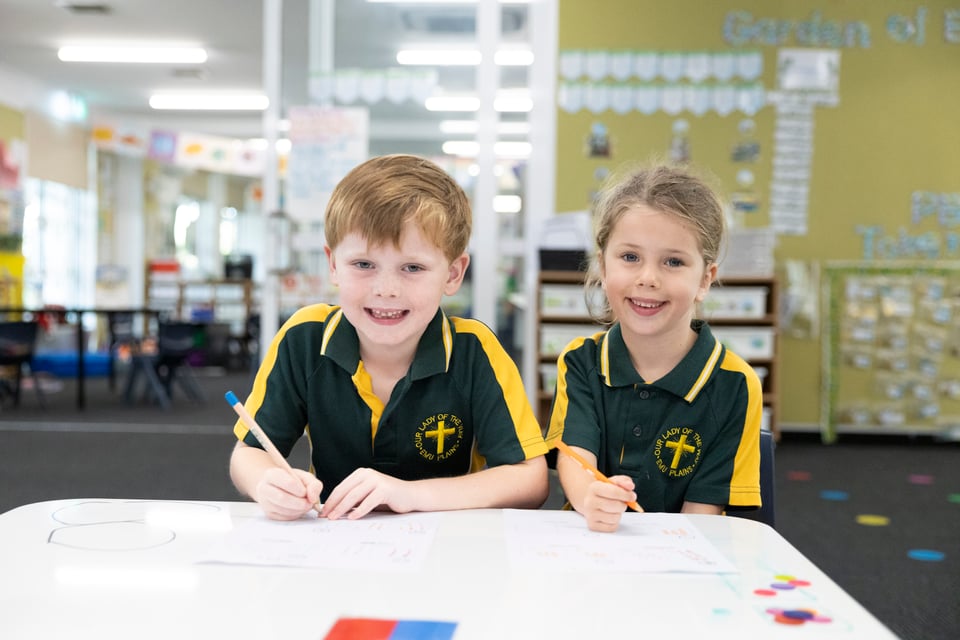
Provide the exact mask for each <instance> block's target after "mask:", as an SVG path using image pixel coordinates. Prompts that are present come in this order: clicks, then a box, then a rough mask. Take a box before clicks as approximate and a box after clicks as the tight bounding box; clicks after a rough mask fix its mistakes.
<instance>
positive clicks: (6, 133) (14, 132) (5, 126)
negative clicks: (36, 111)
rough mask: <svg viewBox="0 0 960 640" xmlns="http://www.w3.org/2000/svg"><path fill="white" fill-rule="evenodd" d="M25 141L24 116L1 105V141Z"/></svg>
mask: <svg viewBox="0 0 960 640" xmlns="http://www.w3.org/2000/svg"><path fill="white" fill-rule="evenodd" d="M15 138H19V139H21V140H22V139H23V114H22V113H20V112H19V111H15V110H14V109H11V108H9V107H5V106H3V105H2V104H0V140H3V141H4V142H7V143H9V142H10V141H11V140H13V139H15Z"/></svg>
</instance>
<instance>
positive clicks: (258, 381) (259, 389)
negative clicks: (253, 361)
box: [233, 304, 342, 440]
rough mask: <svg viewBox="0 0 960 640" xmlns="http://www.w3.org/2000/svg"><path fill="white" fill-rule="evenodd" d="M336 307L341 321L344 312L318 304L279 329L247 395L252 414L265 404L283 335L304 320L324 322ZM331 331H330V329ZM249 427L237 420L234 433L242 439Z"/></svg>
mask: <svg viewBox="0 0 960 640" xmlns="http://www.w3.org/2000/svg"><path fill="white" fill-rule="evenodd" d="M334 309H336V310H337V315H336V316H335V320H337V322H339V318H340V315H341V314H342V312H341V311H340V310H339V309H338V308H337V307H333V306H331V305H327V304H316V305H311V306H309V307H304V308H302V309H300V310H298V311H297V312H296V313H294V314H293V315H292V316H291V317H290V319H289V320H287V322H285V323H284V325H283V326H282V327H280V330H279V331H277V334H276V335H275V336H274V337H273V339H272V340H271V341H270V345H269V346H268V347H267V351H266V353H265V354H264V356H263V362H261V363H260V368H259V369H258V370H257V377H256V378H255V379H254V381H253V388H252V389H251V390H250V395H249V396H247V401H246V402H245V403H244V406H245V407H246V409H247V411H248V412H250V414H252V415H255V414H256V412H257V409H259V408H260V405H262V404H263V398H264V396H265V395H266V392H267V374H268V373H269V372H271V371H273V367H274V365H275V364H276V363H277V350H278V348H279V346H280V342H281V340H282V339H283V336H284V335H286V333H287V330H288V329H290V327H294V326H296V325H298V324H301V323H303V322H323V321H324V320H326V319H327V317H328V316H329V315H330V312H331V311H333V310H334ZM328 333H329V331H328ZM326 341H327V335H326V334H325V335H324V342H323V344H324V346H326ZM248 432H249V429H247V426H246V425H245V424H243V420H237V422H236V424H234V427H233V433H234V435H236V436H237V438H238V439H240V440H242V439H243V438H245V437H246V435H247V433H248Z"/></svg>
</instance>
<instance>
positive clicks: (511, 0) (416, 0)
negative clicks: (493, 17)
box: [367, 0, 532, 4]
mask: <svg viewBox="0 0 960 640" xmlns="http://www.w3.org/2000/svg"><path fill="white" fill-rule="evenodd" d="M531 1H532V0H500V4H530V2H531ZM367 2H369V3H371V4H477V2H478V0H367Z"/></svg>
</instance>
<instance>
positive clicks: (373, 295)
mask: <svg viewBox="0 0 960 640" xmlns="http://www.w3.org/2000/svg"><path fill="white" fill-rule="evenodd" d="M326 252H327V258H328V260H329V263H330V280H331V282H333V284H335V285H337V286H338V287H339V294H340V296H339V297H340V300H339V302H340V306H341V307H342V308H343V314H344V315H345V316H346V317H347V319H348V320H349V321H350V324H352V325H353V326H354V327H355V328H356V330H357V334H358V335H359V338H360V351H361V355H365V354H369V353H376V354H377V356H378V357H383V356H384V355H385V354H387V353H389V354H393V355H397V356H398V357H401V358H403V357H409V356H412V354H413V353H414V351H415V350H416V347H417V344H418V343H419V341H420V336H421V335H422V334H423V331H424V329H426V327H427V325H428V324H430V321H431V320H432V319H433V317H434V315H436V313H437V309H438V308H439V307H440V301H441V299H442V298H443V296H444V295H452V294H454V293H456V292H457V289H459V288H460V283H461V282H462V281H463V276H464V273H465V272H466V268H467V263H468V262H469V258H468V257H467V256H466V255H462V256H460V257H459V258H457V259H456V260H454V261H453V262H452V263H451V262H450V260H449V259H448V258H447V257H446V256H445V255H444V253H443V251H441V250H440V248H439V247H437V246H436V245H434V244H433V243H432V242H430V241H429V240H427V239H426V238H425V237H424V236H423V233H422V232H421V231H420V229H419V227H417V226H416V225H414V224H409V225H408V226H407V228H406V229H405V230H404V232H403V235H401V237H400V246H399V247H395V246H393V243H391V242H387V243H384V244H379V245H373V246H371V245H370V244H369V243H368V242H367V239H366V238H364V237H362V236H361V235H360V234H358V233H356V232H354V233H349V234H347V235H346V236H344V238H343V240H341V241H340V243H339V244H338V245H337V248H336V249H330V248H329V247H328V248H327V249H326ZM382 349H387V350H388V351H379V352H374V351H373V350H382Z"/></svg>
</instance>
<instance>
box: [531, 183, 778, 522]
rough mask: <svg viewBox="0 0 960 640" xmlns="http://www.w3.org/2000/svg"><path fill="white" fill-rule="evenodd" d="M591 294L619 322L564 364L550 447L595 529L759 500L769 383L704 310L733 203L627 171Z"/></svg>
mask: <svg viewBox="0 0 960 640" xmlns="http://www.w3.org/2000/svg"><path fill="white" fill-rule="evenodd" d="M594 223H595V238H594V239H595V242H596V246H597V252H596V254H595V256H594V260H593V264H592V265H591V270H590V274H589V275H588V278H587V291H591V290H594V287H596V286H598V285H599V287H600V288H602V290H603V293H604V294H605V295H604V309H603V310H602V315H601V317H600V318H598V319H599V320H601V321H603V322H605V323H607V324H610V328H609V329H608V330H607V331H603V332H600V333H597V334H595V335H593V336H590V337H583V338H577V339H576V340H574V341H573V342H571V343H570V344H569V345H568V346H567V347H566V349H565V350H564V351H563V353H562V354H561V355H560V357H559V359H558V369H559V373H558V379H557V389H556V395H555V400H554V404H553V408H552V411H551V417H550V424H549V430H548V435H547V441H548V444H549V443H550V442H553V441H555V440H556V439H558V438H559V439H562V440H563V442H565V443H566V444H568V445H570V446H571V447H572V449H573V451H574V452H575V453H578V454H580V455H581V456H582V457H583V458H585V459H586V461H587V462H589V463H591V464H594V465H595V466H596V467H597V468H598V469H599V470H600V471H601V472H602V473H604V474H605V475H607V476H608V477H609V480H610V482H602V481H597V480H595V479H594V478H593V476H592V475H590V474H589V473H585V472H584V470H583V468H582V467H581V466H580V464H578V463H577V462H576V461H575V460H573V459H572V458H570V457H568V456H566V455H564V454H563V453H562V452H561V453H559V455H558V460H557V471H558V473H559V476H560V483H561V485H562V487H563V490H564V492H565V494H566V497H567V499H568V500H569V502H570V504H571V506H572V507H573V508H574V509H576V510H577V511H578V512H580V513H581V514H583V516H584V518H585V519H586V521H587V526H588V527H589V528H590V529H591V530H594V531H614V530H616V528H617V525H618V524H619V522H620V517H621V515H622V514H623V512H624V511H625V509H626V503H627V502H632V501H634V500H635V501H637V502H638V503H639V504H640V506H641V507H642V508H643V510H645V511H670V512H684V513H711V514H720V513H722V512H723V511H724V509H726V508H727V506H736V507H756V506H758V505H759V504H760V482H759V461H760V452H759V438H760V421H761V412H762V391H761V388H760V379H759V377H758V376H757V375H756V373H755V372H754V371H753V369H751V368H750V366H749V365H748V364H747V363H746V362H745V361H744V360H743V359H742V358H740V357H739V356H737V355H736V354H734V353H732V352H731V351H729V350H728V349H726V348H725V347H724V346H723V345H722V344H720V342H719V341H718V340H717V339H716V338H714V336H713V334H712V333H711V332H710V328H709V327H708V326H707V324H706V323H705V322H704V321H702V320H697V319H695V318H694V315H695V313H696V310H697V305H698V304H699V303H700V302H702V301H703V299H704V297H705V296H706V295H707V291H708V290H709V289H710V286H711V284H712V283H713V282H714V281H715V280H716V278H717V263H718V256H719V253H720V247H721V246H722V245H723V242H724V235H725V224H724V212H723V206H722V205H721V203H720V200H719V198H718V197H717V195H716V194H715V193H714V192H713V191H712V190H711V188H710V187H709V186H708V185H707V184H706V183H705V182H704V181H703V180H702V179H700V178H699V177H697V176H696V175H694V174H693V173H690V172H689V171H688V170H685V169H678V168H672V167H669V166H655V167H653V168H647V169H641V170H638V171H634V172H632V173H629V174H627V175H625V176H624V177H622V178H619V179H614V180H613V181H612V182H611V183H609V184H608V185H607V186H606V187H605V189H604V190H603V191H602V192H601V194H600V196H599V198H598V200H597V202H596V205H595V209H594Z"/></svg>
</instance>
